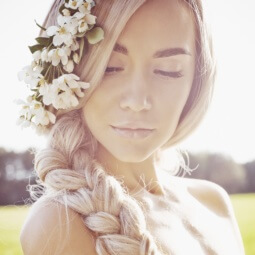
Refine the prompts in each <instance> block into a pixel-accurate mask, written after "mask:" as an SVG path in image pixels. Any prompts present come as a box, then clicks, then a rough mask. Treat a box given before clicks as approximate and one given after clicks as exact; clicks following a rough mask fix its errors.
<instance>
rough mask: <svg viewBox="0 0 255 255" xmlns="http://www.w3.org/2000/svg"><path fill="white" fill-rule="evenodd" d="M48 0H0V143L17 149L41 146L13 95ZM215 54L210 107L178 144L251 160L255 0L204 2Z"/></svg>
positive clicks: (21, 87)
mask: <svg viewBox="0 0 255 255" xmlns="http://www.w3.org/2000/svg"><path fill="white" fill-rule="evenodd" d="M51 2H52V0H41V1H40V0H26V1H18V0H13V1H3V2H2V3H1V8H0V31H1V39H0V59H1V61H0V74H1V76H0V77H1V82H0V86H1V89H0V116H1V122H0V123H1V124H0V147H5V148H7V149H12V150H15V151H21V150H24V149H26V148H27V147H29V146H34V147H43V146H44V145H45V140H44V138H42V137H37V136H36V135H35V134H34V132H33V131H32V132H31V130H30V129H24V130H21V129H20V127H17V126H16V124H15V122H16V118H17V117H18V107H17V106H16V105H15V104H13V100H14V99H16V98H22V97H24V96H25V94H24V92H25V91H26V89H25V84H22V83H20V82H19V81H18V79H17V73H18V72H19V71H20V70H21V69H22V68H23V66H26V65H29V64H30V62H31V54H30V52H29V50H28V48H27V45H33V44H34V43H35V41H34V38H35V37H36V36H37V34H38V27H37V26H36V25H35V23H34V19H36V21H37V22H38V23H39V24H42V23H43V18H44V16H45V15H46V12H47V11H48V9H49V7H50V4H51ZM207 2H208V7H209V8H210V9H209V12H208V14H209V16H210V19H211V20H210V24H211V28H212V31H213V36H214V40H215V49H216V55H217V59H218V76H217V80H216V88H215V95H214V99H213V103H212V105H211V108H210V110H209V112H208V114H207V116H206V118H205V119H204V121H203V122H202V124H201V125H200V127H199V128H198V129H197V130H196V131H195V132H194V133H193V134H192V135H191V136H190V138H188V139H187V140H186V141H185V142H184V143H183V144H182V148H186V149H188V150H189V151H191V152H200V151H208V152H221V153H224V154H228V155H230V156H231V157H233V158H234V160H235V161H237V162H240V163H244V162H246V161H250V160H253V159H255V149H254V145H255V135H254V131H255V120H254V109H255V75H254V73H255V64H254V61H255V15H254V13H255V1H254V0H224V1H222V0H210V1H208V0H207Z"/></svg>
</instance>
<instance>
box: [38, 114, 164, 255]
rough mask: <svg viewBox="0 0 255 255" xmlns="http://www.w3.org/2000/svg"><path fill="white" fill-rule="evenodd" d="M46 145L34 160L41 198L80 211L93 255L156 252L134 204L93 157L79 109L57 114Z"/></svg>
mask: <svg viewBox="0 0 255 255" xmlns="http://www.w3.org/2000/svg"><path fill="white" fill-rule="evenodd" d="M49 141H50V143H49V145H48V147H49V148H48V149H45V150H42V151H40V152H38V153H37V154H36V157H35V169H36V171H37V173H38V176H39V178H40V180H41V182H42V184H43V185H44V186H45V187H46V192H45V196H48V197H50V198H51V199H53V200H54V201H57V202H59V203H61V204H64V205H65V206H66V207H69V208H71V209H73V210H74V211H76V212H78V213H80V215H81V217H82V218H83V221H84V224H85V225H86V227H87V228H88V229H90V230H91V231H92V232H93V233H94V235H95V237H96V251H97V253H98V254H99V255H106V254H107V255H108V254H109V255H111V254H114V255H115V254H118V255H130V254H134V255H136V254H137V255H150V254H151V255H152V254H155V255H156V254H160V252H159V251H158V248H157V246H156V244H155V242H154V240H153V238H152V236H151V235H150V233H149V232H148V230H147V228H146V221H145V216H144V213H143V211H142V209H141V207H140V206H139V204H138V202H137V201H136V200H135V199H134V198H132V197H131V196H130V195H129V194H128V192H127V191H126V190H125V189H124V188H123V187H122V186H121V183H120V182H119V181H118V180H117V179H116V178H115V177H113V176H111V175H109V174H107V173H106V171H105V170H104V168H103V167H102V165H101V164H100V163H99V162H97V161H96V160H95V159H94V153H95V150H96V141H95V138H94V137H92V135H91V134H89V131H88V130H87V128H86V126H85V125H84V123H83V121H82V118H81V111H80V110H75V111H73V112H69V113H67V114H64V115H63V116H61V118H59V120H58V121H57V123H56V124H55V125H54V127H53V129H52V132H51V134H50V140H49ZM91 145H92V146H91Z"/></svg>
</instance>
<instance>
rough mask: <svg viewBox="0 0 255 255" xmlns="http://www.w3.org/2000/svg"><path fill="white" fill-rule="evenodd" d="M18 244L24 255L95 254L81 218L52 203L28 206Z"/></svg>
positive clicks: (93, 244) (91, 237) (92, 242)
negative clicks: (28, 209) (19, 243)
mask: <svg viewBox="0 0 255 255" xmlns="http://www.w3.org/2000/svg"><path fill="white" fill-rule="evenodd" d="M68 222H69V224H68ZM20 242H21V246H22V249H23V252H24V254H25V255H30V254H63V255H65V254H66V255H67V254H68V255H70V254H77V255H78V254H84V253H86V254H91V255H93V254H95V255H96V251H95V243H94V239H93V236H92V234H91V233H90V231H89V230H88V229H87V228H86V227H85V225H84V223H83V220H82V218H81V216H80V215H79V214H78V213H77V212H75V211H73V210H72V209H70V208H67V209H66V208H65V206H64V205H61V204H59V203H54V202H46V201H39V202H36V203H35V204H33V205H32V206H31V208H30V211H29V214H28V217H27V218H26V221H25V223H24V224H23V227H22V229H21V233H20Z"/></svg>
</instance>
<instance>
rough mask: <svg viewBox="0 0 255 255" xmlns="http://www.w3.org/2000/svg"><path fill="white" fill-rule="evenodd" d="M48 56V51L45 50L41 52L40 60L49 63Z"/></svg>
mask: <svg viewBox="0 0 255 255" xmlns="http://www.w3.org/2000/svg"><path fill="white" fill-rule="evenodd" d="M48 54H49V51H48V50H47V48H45V49H44V50H42V53H41V60H42V61H44V62H50V58H49V56H48Z"/></svg>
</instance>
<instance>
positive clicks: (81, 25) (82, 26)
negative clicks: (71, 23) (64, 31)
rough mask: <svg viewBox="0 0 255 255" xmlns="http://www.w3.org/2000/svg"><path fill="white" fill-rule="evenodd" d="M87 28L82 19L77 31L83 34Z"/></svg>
mask: <svg viewBox="0 0 255 255" xmlns="http://www.w3.org/2000/svg"><path fill="white" fill-rule="evenodd" d="M88 28H89V26H88V24H87V23H86V22H85V20H84V19H82V20H80V21H79V27H78V31H79V32H80V33H83V32H85V31H87V30H88Z"/></svg>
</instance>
